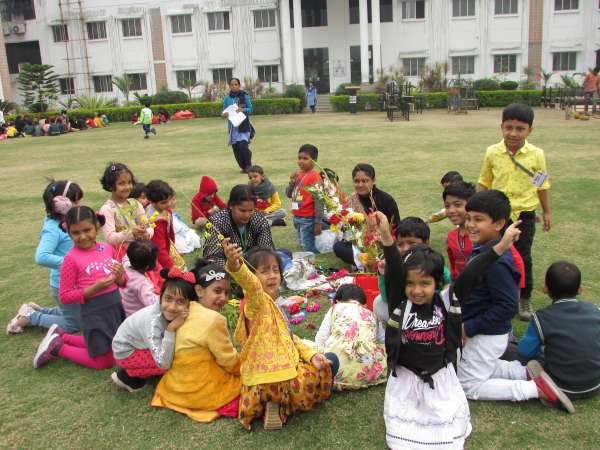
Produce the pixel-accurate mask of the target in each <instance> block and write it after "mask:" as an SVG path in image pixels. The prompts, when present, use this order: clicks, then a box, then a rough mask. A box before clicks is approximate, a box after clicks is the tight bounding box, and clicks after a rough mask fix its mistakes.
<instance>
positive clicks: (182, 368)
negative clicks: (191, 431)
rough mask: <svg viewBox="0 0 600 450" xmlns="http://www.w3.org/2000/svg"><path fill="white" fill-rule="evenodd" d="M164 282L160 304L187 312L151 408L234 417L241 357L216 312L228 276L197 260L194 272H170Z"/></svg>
mask: <svg viewBox="0 0 600 450" xmlns="http://www.w3.org/2000/svg"><path fill="white" fill-rule="evenodd" d="M167 283H168V286H167V287H166V288H165V290H164V291H163V295H162V296H161V302H164V301H170V302H175V303H176V304H179V305H180V308H183V307H184V305H185V307H186V308H189V313H188V314H187V318H186V319H185V321H184V323H183V325H181V326H180V327H179V328H178V329H177V339H176V340H175V356H174V358H173V364H172V365H171V368H170V369H169V370H168V371H167V372H166V373H165V374H164V375H163V377H162V379H161V380H160V382H159V383H158V386H157V387H156V392H155V393H154V397H153V399H152V402H151V405H152V406H157V407H162V408H169V409H172V410H174V411H177V412H180V413H182V414H186V415H187V416H188V417H189V418H190V419H193V420H196V421H198V422H212V421H213V420H215V419H217V418H219V417H220V416H225V417H237V415H238V405H239V403H240V389H241V385H242V381H241V378H240V355H239V354H238V352H237V350H236V349H235V348H234V347H233V344H232V343H231V339H230V337H229V331H228V330H227V319H225V317H224V316H223V315H221V314H220V313H219V311H220V310H221V308H223V306H224V305H225V304H226V303H227V301H228V300H229V293H230V292H231V285H230V281H229V275H228V274H227V273H226V272H225V271H224V270H223V269H222V268H221V267H220V266H218V265H216V264H214V263H211V262H209V261H207V260H203V259H200V260H198V261H197V262H196V265H195V267H194V269H193V271H192V272H187V273H181V272H180V271H179V270H178V269H176V268H173V269H171V271H170V272H169V279H168V280H167V281H166V282H165V284H167ZM188 305H189V306H188ZM167 319H169V317H167ZM171 323H172V322H171Z"/></svg>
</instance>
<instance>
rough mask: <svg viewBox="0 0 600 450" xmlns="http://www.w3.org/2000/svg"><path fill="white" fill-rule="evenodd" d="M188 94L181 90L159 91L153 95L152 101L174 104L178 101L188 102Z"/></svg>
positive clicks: (158, 103) (154, 102)
mask: <svg viewBox="0 0 600 450" xmlns="http://www.w3.org/2000/svg"><path fill="white" fill-rule="evenodd" d="M188 100H189V99H188V96H187V94H186V93H185V92H181V91H158V92H157V93H156V94H154V96H153V97H152V103H153V104H155V105H174V104H176V103H187V102H188Z"/></svg>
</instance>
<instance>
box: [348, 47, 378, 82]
mask: <svg viewBox="0 0 600 450" xmlns="http://www.w3.org/2000/svg"><path fill="white" fill-rule="evenodd" d="M350 82H351V83H352V84H360V82H361V74H360V45H353V46H351V47H350ZM369 83H373V46H372V45H369Z"/></svg>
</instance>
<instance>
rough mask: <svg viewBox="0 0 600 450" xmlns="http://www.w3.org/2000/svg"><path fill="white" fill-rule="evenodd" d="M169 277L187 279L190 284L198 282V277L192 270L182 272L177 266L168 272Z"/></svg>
mask: <svg viewBox="0 0 600 450" xmlns="http://www.w3.org/2000/svg"><path fill="white" fill-rule="evenodd" d="M167 277H168V278H169V279H171V280H172V279H175V278H181V279H182V280H184V281H187V282H188V283H190V284H196V277H195V276H194V274H193V273H192V272H182V271H181V270H180V269H178V268H177V267H171V270H169V273H168V274H167Z"/></svg>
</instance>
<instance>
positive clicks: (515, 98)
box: [329, 90, 542, 111]
mask: <svg viewBox="0 0 600 450" xmlns="http://www.w3.org/2000/svg"><path fill="white" fill-rule="evenodd" d="M541 96H542V91H538V90H528V91H525V90H523V91H502V90H500V91H478V92H476V93H475V97H477V98H478V99H479V106H480V107H482V108H490V107H504V106H506V105H509V104H511V103H524V104H526V105H530V106H539V105H540V103H541ZM416 97H419V98H422V99H423V101H424V107H425V108H426V109H443V108H447V107H448V93H447V92H420V93H418V94H416ZM329 101H330V102H331V106H332V108H333V110H334V111H348V96H347V95H332V96H331V97H329ZM367 102H370V103H371V107H372V109H373V110H374V111H376V110H377V108H378V107H379V94H358V101H357V110H358V111H364V110H365V104H366V103H367Z"/></svg>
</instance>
